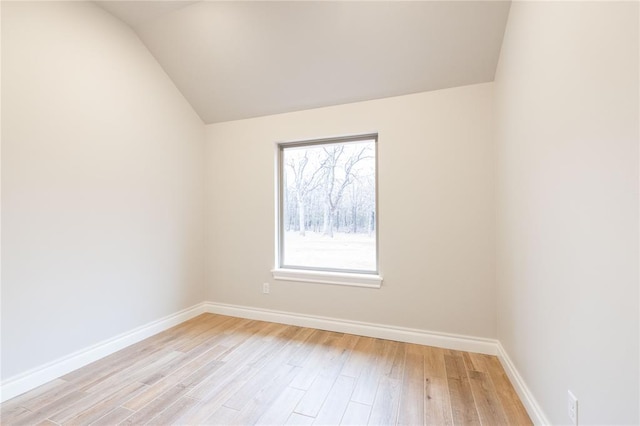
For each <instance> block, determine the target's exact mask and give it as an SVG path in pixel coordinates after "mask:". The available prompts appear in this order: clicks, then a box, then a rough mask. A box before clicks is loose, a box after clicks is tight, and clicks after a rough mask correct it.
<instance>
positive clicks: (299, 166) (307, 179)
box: [287, 150, 323, 236]
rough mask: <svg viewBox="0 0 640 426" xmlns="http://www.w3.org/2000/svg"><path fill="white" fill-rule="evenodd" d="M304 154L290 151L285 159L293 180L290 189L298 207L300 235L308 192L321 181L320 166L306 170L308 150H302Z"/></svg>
mask: <svg viewBox="0 0 640 426" xmlns="http://www.w3.org/2000/svg"><path fill="white" fill-rule="evenodd" d="M303 152H304V155H295V154H294V153H291V154H290V155H289V158H288V160H287V167H289V168H290V169H291V172H292V175H293V182H292V187H291V190H292V192H293V194H294V197H295V199H296V204H297V207H298V220H299V224H300V235H302V236H304V235H305V231H306V216H305V215H306V209H305V204H306V200H307V197H308V195H309V193H311V192H312V191H314V190H315V189H316V188H318V187H319V186H320V184H321V183H322V182H323V181H322V172H323V169H322V166H321V165H317V167H316V169H315V170H314V171H313V172H310V173H309V172H308V171H307V166H308V165H309V162H310V159H309V150H304V151H303Z"/></svg>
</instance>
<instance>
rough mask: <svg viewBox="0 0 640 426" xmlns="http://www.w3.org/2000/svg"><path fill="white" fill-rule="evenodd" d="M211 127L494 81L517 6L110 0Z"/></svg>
mask: <svg viewBox="0 0 640 426" xmlns="http://www.w3.org/2000/svg"><path fill="white" fill-rule="evenodd" d="M98 3H99V4H100V5H101V6H102V7H103V8H104V9H106V10H108V11H109V12H111V13H112V14H113V15H115V16H116V17H118V18H120V19H121V20H122V21H124V22H126V23H127V24H129V25H130V26H131V27H132V28H133V29H134V30H135V31H136V32H137V34H138V35H139V36H140V38H141V39H142V41H143V42H144V43H145V44H146V46H147V47H148V48H149V50H150V51H151V53H152V54H153V55H154V56H155V57H156V58H157V60H158V61H159V62H160V64H161V65H162V67H163V68H164V69H165V71H166V72H167V74H169V76H170V77H171V78H172V79H173V81H174V82H175V84H176V85H177V87H178V88H179V89H180V90H181V91H182V93H183V94H184V96H185V97H186V98H187V99H188V100H189V102H190V103H191V105H193V107H194V108H195V110H196V111H197V112H198V114H200V117H202V119H203V120H204V122H205V123H215V122H220V121H228V120H236V119H242V118H249V117H257V116H262V115H269V114H276V113H281V112H289V111H297V110H302V109H308V108H316V107H322V106H329V105H336V104H342V103H348V102H356V101H363V100H369V99H376V98H384V97H388V96H397V95H403V94H408V93H415V92H422V91H428V90H437V89H443V88H447V87H454V86H463V85H467V84H475V83H482V82H487V81H492V80H493V77H494V73H495V69H496V65H497V62H498V57H499V54H500V47H501V45H502V37H503V34H504V28H505V25H506V21H507V15H508V12H509V6H510V2H508V1H413V2H399V1H383V2H380V1H378V2H329V1H309V2H305V1H302V2H300V1H291V2H269V1H256V2H244V1H230V2H218V1H104V2H98Z"/></svg>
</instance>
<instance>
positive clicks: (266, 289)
mask: <svg viewBox="0 0 640 426" xmlns="http://www.w3.org/2000/svg"><path fill="white" fill-rule="evenodd" d="M262 292H263V293H264V294H269V283H264V284H262Z"/></svg>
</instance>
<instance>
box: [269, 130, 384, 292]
mask: <svg viewBox="0 0 640 426" xmlns="http://www.w3.org/2000/svg"><path fill="white" fill-rule="evenodd" d="M367 140H373V141H374V146H375V153H376V155H375V191H376V193H375V232H376V270H375V271H352V270H341V269H331V268H309V267H297V266H296V267H294V266H286V265H283V264H282V259H283V253H284V245H283V244H284V228H283V200H284V196H283V195H284V193H283V180H284V179H283V164H282V157H283V153H284V150H285V149H286V148H292V147H296V146H313V145H323V144H330V143H347V142H358V141H367ZM275 151H276V154H275V160H276V161H275V164H276V168H275V169H276V170H275V188H276V191H275V206H276V208H275V219H276V226H275V229H276V232H275V254H276V255H275V267H274V269H272V270H271V272H272V274H273V278H274V279H276V280H281V281H296V282H308V283H320V284H332V285H346V286H354V287H367V288H380V287H381V286H382V281H383V280H382V276H381V275H380V254H379V248H380V247H379V244H380V243H379V241H380V240H379V231H378V224H379V214H378V206H379V202H378V200H379V198H378V133H377V132H376V133H364V134H357V135H348V136H335V137H329V138H321V139H310V140H297V141H290V142H277V143H276V144H275Z"/></svg>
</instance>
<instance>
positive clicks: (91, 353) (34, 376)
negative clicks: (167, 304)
mask: <svg viewBox="0 0 640 426" xmlns="http://www.w3.org/2000/svg"><path fill="white" fill-rule="evenodd" d="M205 312H206V310H205V303H199V304H197V305H195V306H192V307H190V308H187V309H183V310H182V311H179V312H176V313H174V314H172V315H168V316H166V317H164V318H160V319H158V320H156V321H152V322H150V323H148V324H145V325H143V326H140V327H137V328H135V329H133V330H131V331H128V332H126V333H122V334H120V335H118V336H115V337H113V338H111V339H107V340H104V341H102V342H100V343H97V344H95V345H93V346H90V347H88V348H85V349H82V350H79V351H77V352H74V353H72V354H70V355H67V356H65V357H62V358H60V359H57V360H55V361H52V362H49V363H47V364H44V365H42V366H40V367H36V368H33V369H31V370H28V371H26V372H24V373H22V374H19V375H17V376H14V377H11V378H9V379H7V380H4V381H3V382H2V384H0V402H3V401H6V400H8V399H11V398H13V397H15V396H18V395H20V394H22V393H25V392H27V391H29V390H31V389H35V388H36V387H38V386H40V385H43V384H45V383H47V382H49V381H51V380H54V379H56V378H58V377H60V376H63V375H65V374H67V373H69V372H71V371H73V370H76V369H78V368H80V367H84V366H85V365H87V364H90V363H92V362H94V361H97V360H99V359H100V358H104V357H105V356H107V355H111V354H112V353H114V352H117V351H119V350H121V349H124V348H126V347H127V346H130V345H133V344H134V343H138V342H139V341H141V340H144V339H146V338H147V337H150V336H153V335H154V334H157V333H160V332H161V331H164V330H167V329H169V328H171V327H173V326H176V325H178V324H180V323H182V322H184V321H187V320H188V319H191V318H193V317H195V316H197V315H200V314H202V313H205Z"/></svg>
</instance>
